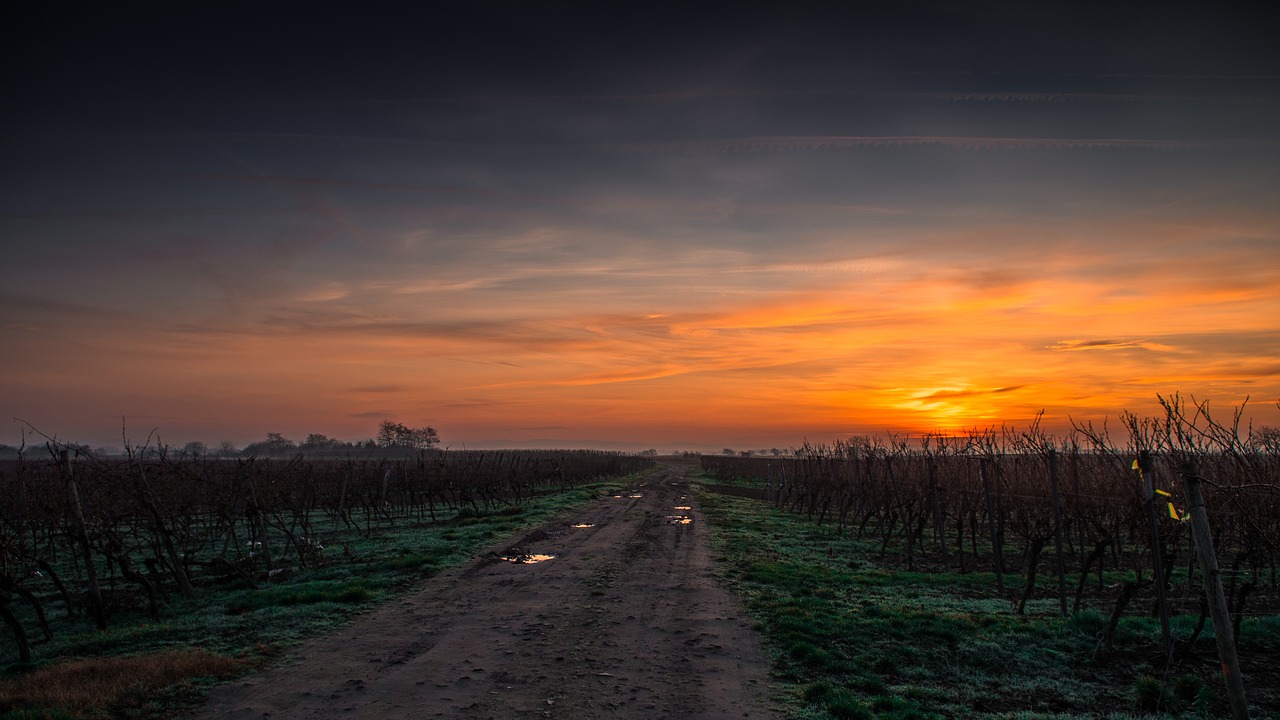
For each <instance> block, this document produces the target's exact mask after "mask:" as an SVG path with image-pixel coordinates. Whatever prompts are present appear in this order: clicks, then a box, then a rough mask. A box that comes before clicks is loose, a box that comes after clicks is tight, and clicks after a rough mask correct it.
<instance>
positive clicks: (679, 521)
mask: <svg viewBox="0 0 1280 720" xmlns="http://www.w3.org/2000/svg"><path fill="white" fill-rule="evenodd" d="M691 522H693V518H691V517H689V516H688V515H668V516H667V524H669V525H688V524H689V523H691Z"/></svg>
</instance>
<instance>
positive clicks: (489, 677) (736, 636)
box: [196, 463, 780, 720]
mask: <svg viewBox="0 0 1280 720" xmlns="http://www.w3.org/2000/svg"><path fill="white" fill-rule="evenodd" d="M688 470H689V466H687V465H682V464H676V463H666V464H662V465H660V466H659V467H658V468H657V469H655V470H653V471H650V472H649V473H647V474H646V476H645V478H644V479H643V480H641V481H639V482H638V483H637V484H636V485H635V486H633V487H632V488H630V489H628V490H627V491H624V492H622V493H620V494H619V495H618V496H615V497H607V498H603V499H601V500H599V501H597V502H595V503H593V504H592V505H590V506H588V507H587V508H585V509H584V510H583V511H582V512H580V513H578V514H577V515H575V516H574V517H572V518H570V519H569V520H568V521H566V522H561V523H557V524H552V525H547V526H544V527H543V528H541V529H539V530H535V531H533V532H530V533H526V534H525V535H524V536H522V537H520V538H517V539H515V541H513V542H508V543H505V544H503V545H501V546H497V547H494V548H493V549H492V551H491V552H488V553H486V554H484V555H482V556H481V557H480V558H479V559H478V560H476V561H474V562H472V563H471V564H469V565H467V566H464V567H462V568H457V569H454V570H451V571H448V572H445V573H442V574H441V575H439V576H437V577H435V578H433V579H432V580H430V581H428V582H427V583H426V584H425V585H424V586H423V588H422V589H421V590H419V591H417V592H415V593H414V594H412V595H410V596H407V597H405V598H402V599H400V600H399V601H396V602H393V603H390V604H388V605H386V606H383V607H382V608H379V609H378V610H376V611H375V612H373V613H371V614H370V615H368V616H365V617H364V618H362V619H361V620H359V621H357V622H356V624H354V625H352V626H350V627H348V628H345V629H343V630H340V631H338V632H336V633H334V634H331V635H329V636H326V637H324V638H320V639H317V640H314V641H311V642H309V643H307V644H306V645H304V646H302V647H301V648H299V649H298V650H297V651H296V653H294V654H293V655H292V656H291V658H290V659H289V660H288V661H287V662H285V663H283V664H281V665H280V666H278V667H275V668H273V669H270V670H266V671H263V672H261V673H258V674H256V675H253V676H251V677H249V678H247V679H245V680H243V681H241V682H240V683H239V684H233V685H229V686H225V687H222V688H219V689H218V690H216V691H215V692H214V693H213V694H212V695H211V697H210V699H209V701H208V702H207V703H206V704H205V706H204V707H203V708H201V709H200V710H199V711H198V712H197V713H196V715H197V716H198V717H202V718H271V719H272V720H280V719H282V718H330V717H340V718H369V719H372V718H425V717H460V718H509V717H510V718H528V717H550V718H565V719H572V718H599V717H611V718H639V717H645V718H653V717H681V718H742V717H751V718H766V717H776V716H778V715H779V714H780V713H777V711H776V710H775V709H774V708H773V707H772V706H771V705H770V703H769V699H768V688H767V682H768V662H767V659H766V657H765V655H764V653H763V652H762V650H761V648H760V642H759V638H758V637H757V636H756V635H755V633H754V632H753V631H752V630H751V627H750V624H749V622H748V621H747V620H746V618H745V616H744V615H743V613H742V611H741V608H740V606H739V605H738V603H737V602H736V600H735V599H734V598H732V596H730V595H729V594H728V593H727V592H726V591H725V590H724V589H723V588H721V587H719V586H718V585H717V584H716V581H715V578H714V577H713V576H712V572H711V571H712V563H711V556H710V552H709V543H708V536H707V530H706V528H705V526H704V524H703V521H702V514H701V512H700V511H699V510H698V507H697V502H696V500H695V499H694V498H693V496H692V495H691V494H690V493H689V492H688V480H687V478H686V477H685V475H686V473H687V472H688ZM503 558H508V559H503Z"/></svg>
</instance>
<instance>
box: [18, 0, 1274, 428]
mask: <svg viewBox="0 0 1280 720" xmlns="http://www.w3.org/2000/svg"><path fill="white" fill-rule="evenodd" d="M463 20H465V22H464V23H463V26H464V27H465V28H467V29H468V31H469V32H472V33H479V32H480V31H481V29H483V28H485V27H488V26H487V25H486V23H489V22H491V21H490V20H489V19H479V18H464V19H463ZM987 20H991V19H990V18H987ZM1017 20H1018V19H1017V18H1014V19H1013V20H1008V22H1015V21H1017ZM527 21H528V18H522V19H519V22H517V21H516V20H511V21H509V22H504V23H502V27H501V32H499V33H498V35H497V37H507V36H508V35H510V34H511V33H516V34H519V33H520V32H521V31H520V30H519V28H520V27H521V23H522V22H527ZM119 22H120V23H121V24H119V25H117V26H113V27H114V29H111V28H108V31H104V32H107V35H108V36H110V37H115V39H116V40H118V41H120V42H123V41H124V40H126V39H128V38H129V37H132V34H134V33H139V32H143V31H142V30H139V28H138V27H135V25H136V24H138V23H141V24H143V25H145V24H146V22H148V21H147V20H144V19H134V20H132V21H125V20H121V21H119ZM130 22H132V23H134V24H129V23H130ZM227 22H228V23H231V22H233V21H230V20H228V21H227ZM460 22H462V21H460ZM493 22H496V21H493ZM744 22H745V21H744ZM1001 22H1005V21H1004V20H1002V21H1001ZM467 23H470V24H467ZM891 24H892V27H891V28H887V29H886V28H880V29H881V30H883V31H886V32H890V34H891V35H894V36H897V35H902V36H903V37H906V36H911V34H912V33H914V32H917V31H918V29H913V27H912V23H910V22H908V18H907V17H905V16H904V17H903V18H902V19H901V21H900V22H899V21H894V22H893V23H891ZM1049 24H1052V23H1049ZM788 27H789V28H791V29H790V30H788V33H791V34H785V33H783V34H781V35H779V36H777V37H775V36H774V35H773V34H771V31H770V30H769V28H768V24H767V23H760V24H758V25H757V24H751V23H747V25H746V26H745V27H743V28H740V31H739V33H738V34H736V35H734V36H733V39H732V40H725V41H724V42H723V43H713V44H712V45H710V46H707V45H699V44H695V43H693V42H691V41H690V39H689V38H688V37H682V38H678V39H677V40H675V42H676V47H685V48H687V49H688V53H686V54H683V55H682V54H680V53H678V52H677V53H672V54H671V55H670V56H668V55H665V54H661V55H660V54H657V53H655V52H654V51H653V50H651V49H643V48H642V49H635V48H632V50H631V51H628V52H630V53H632V54H627V55H626V57H625V58H623V57H622V56H620V55H619V56H616V55H614V54H612V51H610V50H609V49H608V48H602V47H600V46H598V45H597V44H596V43H595V42H586V41H585V40H584V41H582V42H580V43H579V42H577V41H573V40H572V39H570V40H569V41H567V46H565V45H562V46H561V51H560V52H563V53H569V54H572V53H575V52H576V53H579V55H576V56H575V58H574V59H572V60H568V61H565V60H562V59H554V58H553V57H552V53H550V51H546V54H545V55H543V54H541V53H543V50H541V49H538V48H544V46H543V45H541V44H539V45H538V46H537V48H534V49H529V48H526V49H523V50H516V49H512V50H510V52H511V53H512V55H511V57H510V58H509V59H510V60H511V63H507V64H502V63H499V65H501V67H500V68H498V69H493V68H487V69H486V68H485V67H481V66H480V65H481V63H480V61H479V58H482V57H485V51H490V50H492V49H493V47H496V46H495V45H491V44H489V43H496V40H487V41H483V42H481V45H482V47H481V48H478V49H472V50H466V51H465V53H467V54H466V55H465V57H462V58H459V59H458V63H459V67H463V66H464V65H465V63H467V62H473V63H475V66H474V67H470V68H469V69H465V70H462V71H460V72H461V73H462V75H463V77H461V78H457V79H454V80H451V81H449V82H450V83H456V84H448V83H446V82H445V81H444V80H438V81H437V80H432V79H431V78H430V77H427V76H421V77H420V76H417V75H414V74H413V73H409V72H405V73H402V74H400V73H393V75H394V77H389V76H383V75H377V77H378V78H379V79H378V80H377V82H374V83H373V86H372V87H366V86H365V85H364V84H362V83H361V82H359V81H357V80H356V79H355V78H356V77H359V76H360V73H383V72H391V71H390V70H386V69H385V68H387V67H399V66H398V65H394V64H387V65H380V64H379V63H377V62H374V61H373V60H367V59H366V60H362V61H361V62H360V64H358V65H356V66H354V69H353V70H352V72H353V73H354V75H352V76H342V75H341V74H335V76H334V77H335V79H334V80H333V83H334V84H333V85H326V84H324V83H320V84H318V85H313V84H307V83H302V84H301V85H299V86H297V87H289V89H285V90H279V89H278V88H277V86H275V85H272V82H273V81H274V79H275V76H274V75H271V74H270V73H267V77H265V78H263V79H261V80H260V81H255V80H253V79H252V77H251V73H249V74H244V75H240V74H237V73H238V72H239V71H240V70H243V69H245V68H240V67H238V66H234V65H233V66H231V67H229V68H228V69H226V70H225V71H219V72H225V76H222V75H219V76H218V77H217V78H212V79H211V78H206V79H204V80H201V79H200V77H202V76H199V75H198V73H196V74H194V75H193V76H192V77H193V78H194V79H190V80H187V81H184V84H182V85H181V86H180V89H179V90H176V91H175V92H177V93H178V95H177V99H162V97H161V95H162V93H160V91H159V90H158V88H159V87H160V86H161V85H162V84H163V83H164V81H165V78H167V77H168V76H159V75H158V76H155V77H152V76H149V75H146V74H145V73H141V72H140V71H139V74H137V75H135V76H126V80H124V81H122V82H124V83H125V85H126V87H124V88H122V89H120V90H119V96H118V97H117V96H115V95H111V94H109V93H108V94H107V95H102V94H101V91H99V90H93V89H91V86H93V87H96V86H94V85H93V83H94V80H93V78H88V79H86V76H84V75H83V74H84V73H92V72H93V70H92V69H86V68H85V67H83V66H81V65H77V64H76V63H83V62H87V60H85V59H83V58H78V56H74V53H73V54H72V55H70V56H68V57H71V58H72V59H71V60H65V59H64V60H47V61H41V62H42V63H43V64H41V62H37V65H36V66H35V68H34V70H33V71H32V75H31V77H28V78H26V79H24V80H23V81H22V83H21V84H20V87H19V91H20V92H19V94H20V97H21V101H20V102H19V103H18V112H17V113H15V114H14V116H13V117H11V118H10V119H8V120H6V121H5V122H6V130H5V145H6V150H5V153H6V157H7V160H6V161H5V164H4V171H3V183H4V184H3V188H4V192H3V194H2V195H3V200H0V233H3V235H2V238H3V239H2V242H3V247H4V251H5V261H4V263H3V265H0V278H3V284H2V285H0V298H3V303H2V304H0V307H2V308H3V310H2V313H3V315H2V316H0V344H2V345H3V347H4V353H3V356H2V357H3V359H0V408H2V409H3V411H4V416H5V418H6V422H7V423H8V426H7V429H6V430H4V432H3V433H0V442H3V443H6V444H16V443H17V442H18V441H19V440H20V438H21V434H22V432H23V431H24V430H25V429H28V423H29V425H30V426H34V427H35V428H37V429H39V430H40V431H43V432H45V433H48V434H57V435H58V436H59V437H61V438H64V439H67V440H72V441H77V442H86V443H90V444H93V445H108V446H119V445H121V444H122V441H121V439H120V435H121V420H122V417H123V418H124V422H125V423H126V425H127V428H128V433H129V435H130V436H131V437H132V439H133V440H134V441H141V440H142V439H143V438H144V437H145V436H146V435H147V433H148V432H150V431H151V430H152V429H153V428H158V429H159V433H160V436H161V437H162V439H163V440H165V441H166V442H170V443H178V444H181V443H182V442H185V441H187V440H203V441H206V442H209V443H216V442H218V441H219V440H223V439H229V440H232V441H234V442H236V443H237V444H243V443H245V442H248V441H251V440H255V439H260V438H261V437H262V436H264V435H265V433H267V432H281V433H283V434H285V435H286V436H287V437H293V438H295V439H300V438H301V437H303V436H305V434H306V433H309V432H321V433H325V434H328V435H330V436H333V437H337V438H342V439H361V438H365V437H369V436H370V435H371V434H372V433H373V430H374V427H375V426H376V424H377V422H378V421H380V420H381V419H383V418H392V419H396V420H399V421H402V422H406V423H409V424H410V425H424V424H430V425H432V426H434V427H436V428H437V429H438V430H439V432H440V435H441V438H442V440H443V442H444V444H445V445H450V446H454V447H461V446H463V445H466V446H468V447H480V446H518V445H529V444H532V445H543V446H546V445H560V444H563V445H567V446H575V447H577V446H598V447H611V446H617V447H633V448H635V449H642V448H643V447H658V448H660V449H671V448H677V447H686V446H687V447H698V448H709V449H718V448H720V447H724V446H732V447H741V448H747V447H770V446H779V447H786V446H790V445H797V444H799V443H800V442H802V441H803V440H804V439H806V438H807V439H809V440H811V441H818V442H830V441H831V440H833V439H835V438H840V437H847V436H848V435H850V434H862V433H877V432H885V431H891V432H910V433H921V432H928V431H934V430H945V431H955V430H959V429H963V428H967V427H973V426H990V425H993V424H994V425H999V424H1001V423H1003V422H1009V423H1014V424H1019V423H1026V422H1028V421H1030V420H1031V419H1032V418H1034V417H1035V415H1036V414H1037V413H1038V412H1040V411H1041V410H1043V411H1044V412H1045V422H1046V423H1048V424H1049V425H1050V426H1052V427H1055V428H1059V429H1061V428H1063V427H1066V426H1067V424H1068V421H1069V418H1075V419H1078V420H1079V419H1096V418H1102V417H1107V416H1112V417H1114V416H1115V415H1116V414H1117V413H1119V412H1120V411H1121V410H1123V409H1129V410H1132V411H1134V412H1136V413H1138V414H1150V413H1154V412H1155V409H1156V404H1155V400H1156V395H1157V394H1170V393H1173V392H1181V393H1182V394H1184V395H1194V396H1195V397H1197V398H1199V399H1209V400H1211V401H1212V403H1213V406H1214V407H1215V408H1221V409H1222V410H1223V411H1224V412H1227V411H1229V409H1230V408H1231V406H1233V405H1238V404H1240V403H1242V402H1243V401H1244V400H1245V398H1246V397H1249V398H1251V400H1250V404H1251V407H1252V408H1253V409H1254V413H1253V414H1252V415H1251V417H1252V418H1253V419H1255V421H1257V422H1259V423H1261V424H1269V425H1275V424H1280V411H1278V410H1277V409H1276V406H1275V403H1276V401H1277V399H1280V325H1277V322H1276V318H1280V133H1278V132H1277V129H1280V91H1278V87H1280V86H1278V85H1277V81H1276V79H1275V78H1276V77H1280V74H1276V73H1273V72H1272V70H1274V68H1271V69H1268V68H1265V67H1260V66H1258V65H1257V62H1256V61H1257V58H1256V57H1254V56H1250V55H1249V54H1248V52H1247V51H1248V49H1249V48H1252V47H1253V46H1252V45H1250V44H1249V42H1250V39H1249V38H1250V37H1252V36H1248V37H1235V40H1230V38H1231V37H1234V36H1228V40H1227V41H1224V43H1223V45H1221V46H1219V45H1210V46H1206V47H1207V49H1204V50H1203V52H1202V53H1201V54H1200V55H1194V56H1192V57H1186V56H1183V55H1179V56H1178V58H1177V60H1178V62H1179V63H1181V64H1179V65H1178V66H1177V67H1176V68H1173V69H1169V70H1168V71H1167V72H1164V71H1162V70H1161V66H1159V63H1161V62H1165V61H1166V60H1167V58H1164V57H1163V56H1160V55H1159V53H1156V54H1155V55H1154V56H1152V57H1147V58H1141V59H1135V58H1134V57H1133V56H1130V55H1128V54H1126V53H1123V52H1116V53H1114V54H1113V55H1109V56H1107V57H1104V58H1101V59H1100V60H1099V61H1098V62H1096V63H1094V64H1093V65H1091V66H1090V67H1093V68H1095V69H1094V70H1090V71H1087V72H1083V71H1082V72H1079V73H1077V74H1074V75H1072V74H1068V73H1064V72H1061V71H1060V69H1061V68H1062V67H1065V66H1068V65H1071V63H1073V62H1075V61H1076V60H1078V59H1079V58H1078V57H1077V56H1076V55H1073V54H1072V53H1074V52H1077V51H1075V50H1069V49H1061V48H1060V49H1059V50H1056V51H1046V53H1049V52H1056V53H1058V54H1057V55H1053V56H1052V57H1050V55H1048V54H1047V55H1045V56H1043V57H1041V56H1036V57H1033V58H1029V59H1028V63H1026V64H1024V63H1023V62H1022V59H1021V58H1020V57H1013V56H1009V57H1002V58H995V59H991V58H987V59H986V60H984V61H983V62H989V63H994V65H990V66H982V67H978V66H976V65H975V63H978V61H977V60H976V59H975V58H976V57H977V56H976V55H974V54H973V52H974V50H973V48H972V47H969V46H965V45H957V46H956V47H955V48H954V49H953V51H952V52H950V53H949V54H947V55H946V57H944V58H939V57H934V56H930V57H929V58H924V57H916V56H911V55H909V54H907V51H902V52H901V53H900V54H891V55H889V56H885V57H882V58H880V60H881V62H878V63H875V64H872V63H871V62H870V61H869V60H868V59H867V58H859V57H852V56H851V57H847V58H842V59H838V60H835V61H831V60H829V59H820V57H819V56H821V58H827V55H823V54H822V53H821V52H819V50H817V49H814V50H813V56H812V57H808V56H803V55H802V56H801V57H800V59H798V60H796V62H799V63H802V65H803V63H810V65H803V66H802V67H801V66H795V65H787V66H786V67H784V68H782V69H781V70H777V72H772V73H771V72H766V69H767V68H770V67H773V66H772V65H771V63H772V62H773V61H774V60H775V59H776V57H777V56H782V55H785V54H786V53H788V52H794V51H796V50H797V48H803V47H810V46H811V45H813V46H814V47H822V48H827V49H828V50H830V52H832V53H836V52H837V50H836V49H838V48H841V47H843V45H842V44H841V43H839V42H836V41H835V39H833V38H831V37H827V36H826V35H824V34H822V28H821V24H820V23H818V24H812V23H809V22H799V24H796V25H794V27H792V26H791V25H788ZM1037 27H1040V26H1039V25H1037ZM1233 27H1234V26H1233ZM539 29H545V28H542V27H541V26H539ZM169 30H170V31H173V32H177V30H174V29H173V28H169ZM1005 30H1010V29H1009V28H1005ZM325 31H326V32H330V33H340V32H342V31H341V29H340V28H339V27H337V24H335V25H334V27H328V26H327V25H326V26H325ZM1001 31H1002V30H1001V26H997V27H995V28H994V29H992V30H991V31H990V32H992V33H998V32H1001ZM1010 31H1011V30H1010ZM433 32H438V31H433ZM529 32H530V33H533V30H532V29H531V30H530V31H529ZM565 32H568V31H567V30H566V31H565ZM1044 32H1049V31H1048V30H1044ZM1116 32H1118V31H1116ZM111 33H115V35H111ZM813 33H816V35H814V36H813V37H811V36H810V34H813ZM475 37H479V35H476V36H475ZM575 37H576V36H575ZM554 39H555V38H549V39H548V40H554ZM189 40H191V41H193V42H197V43H199V42H206V43H209V44H211V45H212V44H213V41H212V40H209V39H208V38H205V37H204V36H203V35H202V36H201V37H200V38H195V39H190V38H189ZM102 42H106V41H102ZM259 42H267V41H263V40H259ZM282 42H284V41H282ZM292 42H296V43H298V46H297V47H294V46H289V47H287V48H284V50H287V51H288V52H298V53H316V52H321V50H320V49H319V48H320V47H321V46H322V45H325V43H322V42H320V41H319V40H316V41H315V44H314V46H313V45H312V44H310V43H308V42H306V41H302V40H294V41H292ZM362 42H363V43H364V44H362V46H361V47H363V48H365V49H366V50H369V51H370V52H373V53H374V57H380V56H378V55H377V47H380V44H379V43H374V42H373V41H362ZM855 44H856V43H855ZM420 45H425V46H427V47H426V48H425V49H422V50H421V53H422V55H421V57H418V56H413V57H412V58H411V60H412V62H410V63H409V64H408V65H405V66H404V67H405V68H428V67H432V66H433V65H432V64H433V63H435V62H437V61H439V60H440V54H443V53H444V52H445V50H446V49H448V48H452V47H453V46H452V45H447V43H446V45H447V47H444V48H443V49H442V48H436V49H431V45H432V42H431V40H430V38H424V39H423V41H422V42H421V43H420ZM1233 45H1240V46H1241V48H1242V50H1241V54H1240V55H1239V56H1236V55H1232V54H1230V53H1228V52H1227V49H1228V48H1229V47H1232V46H1233ZM564 47H568V48H569V49H564ZM455 50H456V48H455ZM266 51H267V49H266V48H260V47H257V46H252V45H251V46H250V49H249V51H248V52H250V54H252V53H255V52H258V53H265V52H266ZM67 52H72V51H71V50H68V51H67ZM157 52H165V50H164V49H163V48H160V49H157ZM387 52H390V51H387ZM459 52H463V51H459ZM620 52H621V51H620ZM849 52H852V51H849ZM522 53H531V54H529V55H527V56H526V55H523V54H522ZM355 54H356V55H358V53H355ZM122 57H123V56H122ZM504 57H505V56H504ZM557 57H558V56H557ZM468 58H469V59H468ZM806 58H807V59H806ZM382 59H384V60H387V61H391V60H395V61H396V62H401V63H403V62H409V61H408V60H406V59H405V58H402V57H399V56H396V57H395V58H390V57H388V58H382ZM1095 59H1096V58H1095ZM1270 61H1271V63H1272V65H1275V59H1274V57H1272V58H1270ZM119 62H120V63H121V67H124V66H125V65H127V63H125V61H124V60H120V61H119ZM245 62H248V61H245ZM521 62H528V63H530V64H532V65H533V66H536V67H538V68H542V69H543V70H545V72H542V74H538V75H537V78H536V79H530V78H523V76H522V77H521V78H509V77H507V76H506V75H505V74H504V73H507V72H514V71H512V70H509V68H510V67H514V66H517V65H519V64H520V63H521ZM562 62H563V63H567V64H557V63H562ZM827 62H834V63H835V64H834V65H830V64H828V65H822V66H821V67H819V63H827ZM1169 62H1172V60H1169ZM59 63H62V64H59ZM333 63H334V64H333V65H332V67H339V66H341V67H346V66H345V65H341V63H338V61H337V60H334V61H333ZM1107 63H1110V64H1107ZM110 64H111V63H110V62H108V63H107V65H108V66H109V65H110ZM544 66H545V67H544ZM329 67H331V66H330V65H329V64H326V63H324V62H321V63H320V65H319V68H318V69H317V70H316V71H315V73H316V74H315V77H317V78H318V77H320V76H321V75H323V71H324V70H325V68H329ZM975 70H976V71H975ZM1015 70H1018V71H1019V72H1022V71H1025V73H1024V74H1022V75H1017V76H1016V77H1015V76H1013V75H1009V74H1008V73H1011V72H1013V71H1015ZM961 71H964V72H965V73H968V74H960V75H957V74H956V73H960V72H961ZM104 72H105V71H104ZM156 72H160V71H158V70H157V71H156ZM173 72H175V73H177V72H178V71H177V70H174V71H173ZM540 72H541V71H540ZM246 73H247V71H246ZM600 73H603V75H602V74H600ZM778 73H782V74H783V75H781V76H780V75H778ZM786 73H792V75H786ZM911 73H916V74H911ZM793 76H794V77H793ZM1204 76H1214V77H1215V78H1216V79H1214V80H1206V79H1205V77H1204ZM309 77H310V76H309ZM431 77H434V76H431ZM130 78H131V79H130ZM255 82H260V83H261V84H255ZM49 83H68V84H69V86H68V89H67V92H68V93H70V95H69V96H70V97H72V98H73V100H72V101H71V102H72V103H73V105H74V107H72V108H71V109H68V108H66V107H64V106H63V105H61V104H59V103H60V102H61V101H57V102H55V101H54V100H52V99H50V97H49V96H48V95H47V93H46V92H45V90H43V89H42V88H45V87H46V86H47V85H48V84H49ZM237 83H239V84H237ZM655 85H656V87H655ZM281 87H287V86H281ZM126 96H127V97H126ZM9 418H20V419H21V422H19V421H10V420H9ZM679 443H686V444H687V445H678V444H679Z"/></svg>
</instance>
